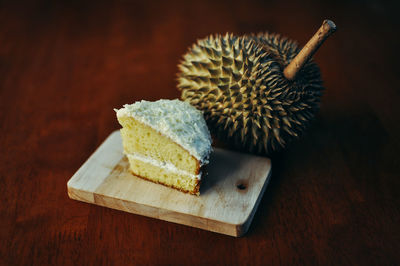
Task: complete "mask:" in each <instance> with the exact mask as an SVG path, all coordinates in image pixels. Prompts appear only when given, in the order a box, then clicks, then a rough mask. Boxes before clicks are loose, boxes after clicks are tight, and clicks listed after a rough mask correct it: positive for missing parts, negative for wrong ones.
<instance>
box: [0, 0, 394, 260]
mask: <svg viewBox="0 0 400 266" xmlns="http://www.w3.org/2000/svg"><path fill="white" fill-rule="evenodd" d="M32 2H33V1H31V2H29V1H2V2H1V3H0V8H1V9H0V129H1V135H0V149H1V152H0V264H1V265H14V264H19V265H30V264H33V265H46V264H50V265H61V264H75V265H93V264H96V265H105V264H117V265H118V264H119V265H127V264H139V265H142V264H171V265H179V264H190V265H198V264H208V265H214V264H227V265H231V264H233V265H257V264H258V265H259V264H271V265H279V264H284V265H293V264H307V265H310V264H320V265H342V264H347V265H354V264H359V265H366V264H376V265H389V264H391V265H394V264H400V252H399V249H400V226H399V224H400V196H399V195H400V176H399V173H400V166H399V165H400V161H399V146H400V123H399V117H398V116H399V113H400V112H399V111H400V86H399V83H400V78H399V76H400V71H399V69H400V68H399V59H400V58H399V52H398V51H399V47H400V42H399V40H400V39H399V34H398V30H399V26H400V23H399V20H398V11H399V6H398V5H397V4H396V2H394V1H393V2H385V3H384V2H381V1H377V0H370V1H329V2H328V1H323V3H322V1H305V2H304V1H303V2H302V3H299V2H298V3H296V2H293V3H290V2H288V1H270V2H269V3H268V2H267V1H264V2H262V1H253V2H247V1H224V2H218V1H208V2H201V1H193V2H190V1H182V2H172V1H165V2H164V1H163V2H161V1H160V2H157V1H152V2H151V3H145V2H146V1H137V2H133V1H120V2H113V3H111V1H105V2H103V1H100V2H98V1H64V3H63V2H61V1H36V3H32ZM324 18H331V19H332V20H334V21H335V22H336V24H337V25H338V28H339V30H338V32H337V33H336V34H335V35H334V36H333V37H332V38H331V39H329V40H328V41H327V42H326V43H325V44H324V46H323V47H322V48H321V49H320V51H319V52H318V53H317V55H316V56H315V60H316V61H317V63H318V64H319V66H320V68H321V71H322V75H323V78H324V81H325V85H326V88H327V90H326V91H325V94H324V96H323V102H322V106H321V111H320V113H319V115H318V117H317V119H316V120H315V122H314V123H313V125H312V126H311V128H310V129H309V130H308V134H307V135H306V136H304V137H303V138H302V139H301V140H300V141H298V142H297V143H296V144H294V145H292V146H291V147H290V149H289V150H287V151H285V152H283V153H281V154H278V155H277V156H276V157H274V158H273V159H272V160H273V175H272V181H271V183H270V185H269V187H268V188H267V191H266V193H265V195H264V197H263V199H262V201H261V204H260V207H259V209H258V211H257V213H256V215H255V219H254V221H253V224H252V225H251V227H250V230H249V232H248V234H247V235H246V236H244V237H242V238H238V239H236V238H233V237H229V236H224V235H219V234H215V233H212V232H207V231H203V230H199V229H195V228H190V227H186V226H182V225H176V224H173V223H168V222H163V221H159V220H156V219H150V218H146V217H141V216H138V215H133V214H128V213H124V212H120V211H115V210H111V209H106V208H102V207H97V206H94V205H89V204H85V203H81V202H77V201H73V200H70V199H69V198H68V196H67V190H66V183H67V180H68V179H69V178H70V177H71V176H72V175H73V174H74V172H75V171H76V170H77V169H78V168H79V167H80V166H81V165H82V163H83V162H84V161H85V160H86V159H87V158H88V156H89V155H90V154H91V153H92V152H93V151H94V150H95V149H96V147H98V146H99V144H100V143H101V142H102V141H103V140H104V139H105V138H106V137H107V136H108V135H109V134H110V133H111V132H112V131H114V130H116V129H118V128H119V125H118V123H117V121H116V118H115V113H114V111H113V108H116V107H120V106H122V104H125V103H131V102H134V101H136V100H140V99H147V100H157V99H160V98H176V97H179V95H180V94H179V92H178V90H177V89H176V81H175V74H176V72H177V64H178V62H179V60H180V58H181V55H182V54H183V53H184V52H185V51H186V50H187V47H188V46H189V45H191V44H192V43H193V42H194V41H195V40H196V39H197V38H199V37H205V36H206V35H208V34H210V33H217V32H219V33H224V32H226V31H229V32H234V33H236V34H243V33H249V32H258V31H265V30H269V31H273V32H279V33H282V34H284V35H286V36H289V37H291V38H293V39H296V40H298V41H299V43H300V44H304V43H305V42H306V41H307V40H308V38H309V37H310V36H311V35H312V34H313V33H314V31H315V30H316V29H317V28H318V27H319V26H320V23H321V22H322V20H323V19H324Z"/></svg>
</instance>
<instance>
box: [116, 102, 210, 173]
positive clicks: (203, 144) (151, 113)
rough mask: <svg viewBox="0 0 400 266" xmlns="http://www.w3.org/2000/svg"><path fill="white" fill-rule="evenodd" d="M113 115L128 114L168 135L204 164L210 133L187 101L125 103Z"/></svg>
mask: <svg viewBox="0 0 400 266" xmlns="http://www.w3.org/2000/svg"><path fill="white" fill-rule="evenodd" d="M115 111H116V112H117V116H118V117H122V116H130V117H133V118H135V119H137V120H138V121H140V122H142V123H144V124H146V125H147V126H149V127H151V128H153V129H154V130H156V131H158V132H160V133H161V134H163V135H165V136H167V137H169V138H170V139H172V140H173V141H175V142H176V143H178V144H179V145H181V146H182V147H183V148H184V149H186V150H187V151H188V152H189V153H190V154H191V155H193V156H194V157H195V158H196V159H198V160H199V161H200V164H201V165H203V164H207V163H208V157H209V155H210V152H211V150H212V149H211V142H212V140H211V136H210V132H209V131H208V128H207V124H206V122H205V120H204V117H203V113H202V112H201V111H199V110H197V109H196V108H195V107H193V106H192V105H190V104H189V103H187V102H183V101H180V100H178V99H175V100H163V99H162V100H158V101H155V102H149V101H145V100H142V101H138V102H135V103H133V104H125V105H124V107H123V108H121V109H119V110H116V109H115Z"/></svg>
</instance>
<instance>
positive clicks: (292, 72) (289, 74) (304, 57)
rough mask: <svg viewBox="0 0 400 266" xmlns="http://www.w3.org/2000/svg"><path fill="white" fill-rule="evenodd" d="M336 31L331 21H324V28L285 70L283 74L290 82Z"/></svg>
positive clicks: (322, 27) (320, 29)
mask: <svg viewBox="0 0 400 266" xmlns="http://www.w3.org/2000/svg"><path fill="white" fill-rule="evenodd" d="M335 31H336V25H335V23H333V21H331V20H328V19H326V20H324V22H323V23H322V26H321V27H320V28H319V29H318V31H317V32H316V33H315V34H314V36H312V37H311V39H310V40H309V41H308V42H307V44H306V45H305V46H304V47H303V49H301V51H300V52H299V53H298V54H297V55H296V57H295V58H293V60H292V62H290V64H289V65H287V67H286V68H285V69H284V70H283V74H284V75H285V77H286V78H287V79H289V80H293V79H294V78H295V77H296V75H297V73H298V72H299V70H300V69H301V68H302V67H303V66H304V64H305V63H307V61H308V59H309V58H311V57H312V56H313V55H314V53H315V52H316V51H317V50H318V48H319V47H320V46H321V45H322V44H323V43H324V41H325V40H326V38H328V37H329V35H331V34H332V33H334V32H335Z"/></svg>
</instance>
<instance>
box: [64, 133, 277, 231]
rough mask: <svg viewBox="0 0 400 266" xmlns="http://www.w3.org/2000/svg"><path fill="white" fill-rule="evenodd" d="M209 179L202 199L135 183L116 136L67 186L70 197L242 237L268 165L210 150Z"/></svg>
mask: <svg viewBox="0 0 400 266" xmlns="http://www.w3.org/2000/svg"><path fill="white" fill-rule="evenodd" d="M207 173H208V174H207V175H206V176H203V177H202V180H201V181H202V182H201V188H200V193H201V194H200V196H197V195H190V194H188V193H182V192H180V191H178V190H175V189H172V188H169V187H166V186H163V185H160V184H155V183H153V182H149V181H147V180H144V179H142V178H140V177H135V176H134V175H133V174H132V172H131V171H130V169H129V161H128V158H126V156H125V155H124V153H123V147H122V139H121V135H120V132H119V130H116V131H114V132H113V133H111V134H110V136H108V137H107V139H106V140H105V141H104V142H103V143H102V144H101V145H100V147H98V148H97V149H96V151H95V152H94V153H93V154H92V155H91V156H90V157H89V158H88V160H87V161H86V162H85V163H84V164H83V165H82V166H81V167H80V168H79V170H78V171H77V172H76V173H75V174H74V175H73V176H72V177H71V179H70V180H69V181H68V183H67V188H68V196H69V197H70V198H71V199H75V200H79V201H83V202H87V203H92V204H96V205H100V206H104V207H108V208H112V209H117V210H121V211H125V212H130V213H134V214H139V215H144V216H147V217H152V218H156V219H160V220H164V221H169V222H173V223H178V224H184V225H188V226H192V227H196V228H201V229H204V230H207V231H212V232H217V233H220V234H225V235H230V236H235V237H239V236H243V235H244V234H245V233H246V232H247V230H248V229H249V227H250V224H251V222H252V220H253V218H254V214H255V212H256V210H257V207H258V205H259V203H260V200H261V198H262V196H263V194H264V191H265V189H266V187H267V185H268V181H269V180H270V176H271V161H270V159H269V158H267V157H262V156H254V155H251V154H246V153H239V152H233V151H230V150H226V149H220V148H214V149H213V153H212V154H211V156H210V163H209V164H208V165H207Z"/></svg>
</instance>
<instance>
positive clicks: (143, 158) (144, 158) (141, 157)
mask: <svg viewBox="0 0 400 266" xmlns="http://www.w3.org/2000/svg"><path fill="white" fill-rule="evenodd" d="M126 156H128V158H130V159H135V160H139V161H142V162H145V163H148V164H151V165H154V166H157V167H159V168H162V169H164V170H166V171H168V172H172V173H177V174H181V175H188V176H190V177H191V178H196V179H199V180H200V179H201V172H200V173H199V174H198V175H193V174H191V173H189V172H186V171H184V170H181V169H178V168H176V167H175V165H173V164H172V163H168V162H162V161H157V160H155V159H153V158H151V157H147V156H144V155H142V154H139V153H129V154H126Z"/></svg>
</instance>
